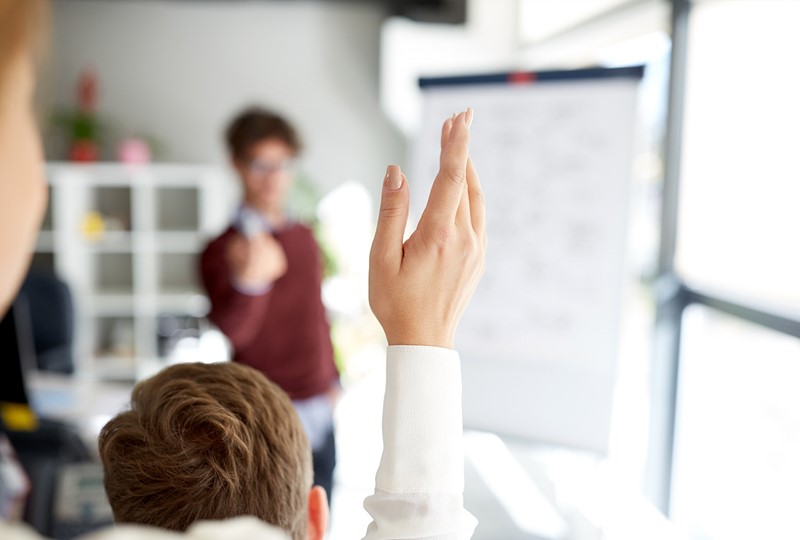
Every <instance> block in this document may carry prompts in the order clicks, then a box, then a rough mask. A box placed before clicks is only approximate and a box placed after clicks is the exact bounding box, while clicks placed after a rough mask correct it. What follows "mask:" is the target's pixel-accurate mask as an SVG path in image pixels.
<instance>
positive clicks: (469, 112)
mask: <svg viewBox="0 0 800 540" xmlns="http://www.w3.org/2000/svg"><path fill="white" fill-rule="evenodd" d="M474 114H475V111H473V110H472V107H467V116H466V118H465V120H466V122H467V127H470V126H472V117H473V116H474Z"/></svg>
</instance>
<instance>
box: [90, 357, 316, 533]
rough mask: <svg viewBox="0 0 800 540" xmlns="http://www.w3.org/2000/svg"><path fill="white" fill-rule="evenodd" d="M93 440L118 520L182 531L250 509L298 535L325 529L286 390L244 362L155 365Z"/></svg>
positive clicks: (304, 445)
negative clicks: (125, 407) (127, 405)
mask: <svg viewBox="0 0 800 540" xmlns="http://www.w3.org/2000/svg"><path fill="white" fill-rule="evenodd" d="M99 447H100V458H101V460H102V461H103V466H104V469H105V475H104V476H105V488H106V495H108V500H109V502H110V504H111V508H112V509H113V511H114V521H115V522H117V523H139V524H143V525H153V526H156V527H161V528H166V529H173V530H176V531H184V530H186V529H187V528H188V527H189V526H190V525H191V524H192V523H194V522H195V521H199V520H212V519H223V518H229V517H233V516H256V517H258V518H260V519H262V520H263V521H265V522H266V523H270V524H272V525H275V526H278V527H280V528H281V529H283V530H284V531H286V532H288V533H289V534H290V535H291V537H292V538H294V539H297V540H300V539H303V538H306V537H307V534H308V537H313V538H321V537H322V536H323V533H324V530H325V523H326V522H327V504H326V500H325V493H324V492H323V491H322V488H319V487H315V488H312V486H311V482H312V472H311V452H310V449H309V447H308V440H307V438H306V436H305V434H304V433H303V427H302V426H301V425H300V422H299V421H298V420H297V415H296V414H295V413H294V411H293V410H292V403H291V401H289V398H288V396H287V395H286V393H284V392H283V391H282V390H281V389H280V388H278V386H277V385H275V384H274V383H272V382H270V381H268V380H267V379H266V378H265V377H264V376H263V375H261V374H260V373H258V372H257V371H255V370H254V369H252V368H250V367H247V366H245V365H242V364H238V363H235V362H231V363H221V364H211V365H206V364H178V365H175V366H171V367H169V368H167V369H165V370H163V371H161V372H160V373H158V374H157V375H155V376H153V377H152V378H150V379H148V380H146V381H144V382H142V383H140V384H138V385H137V386H136V387H135V388H134V390H133V394H132V395H131V408H130V410H128V411H125V412H123V413H121V414H119V415H118V416H116V417H115V418H114V419H112V420H111V421H110V422H108V423H107V424H106V425H105V427H104V428H103V430H102V432H101V433H100V439H99ZM306 516H308V519H307V520H306Z"/></svg>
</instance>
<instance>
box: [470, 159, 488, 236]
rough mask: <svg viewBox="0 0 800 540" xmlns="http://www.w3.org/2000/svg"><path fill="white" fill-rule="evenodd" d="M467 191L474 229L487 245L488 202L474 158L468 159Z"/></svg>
mask: <svg viewBox="0 0 800 540" xmlns="http://www.w3.org/2000/svg"><path fill="white" fill-rule="evenodd" d="M467 190H468V192H469V210H470V212H469V213H470V219H471V220H472V229H473V230H474V231H475V233H476V234H477V235H478V237H479V238H481V240H483V243H484V245H485V244H486V202H485V200H484V197H483V188H482V187H481V181H480V178H479V177H478V171H477V170H475V164H474V163H472V158H467Z"/></svg>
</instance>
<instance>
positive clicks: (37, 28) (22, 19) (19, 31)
mask: <svg viewBox="0 0 800 540" xmlns="http://www.w3.org/2000/svg"><path fill="white" fill-rule="evenodd" d="M47 12H48V4H47V3H46V2H45V0H0V87H2V85H3V82H4V81H3V78H4V77H5V76H6V69H7V68H8V65H9V63H10V62H11V60H12V59H13V58H15V57H16V56H17V55H18V54H22V53H23V52H25V51H29V52H30V53H32V54H33V55H40V53H41V51H42V49H43V45H44V37H45V25H46V23H47V14H48V13H47Z"/></svg>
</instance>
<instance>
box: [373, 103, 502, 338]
mask: <svg viewBox="0 0 800 540" xmlns="http://www.w3.org/2000/svg"><path fill="white" fill-rule="evenodd" d="M471 123H472V109H467V111H465V112H462V113H460V114H458V115H455V116H454V117H453V118H448V119H447V120H446V121H445V123H444V125H443V126H442V148H441V158H440V162H439V173H438V174H437V175H436V180H435V181H434V183H433V187H432V188H431V193H430V196H429V198H428V204H427V206H426V207H425V211H424V212H423V214H422V217H421V218H420V220H419V224H418V226H417V230H416V231H414V233H413V234H412V235H411V237H410V238H409V239H408V240H406V242H405V243H404V242H403V231H404V230H405V225H406V220H407V219H408V205H409V194H408V182H407V180H406V178H405V176H404V175H403V174H402V172H401V171H400V168H399V167H397V166H395V165H390V166H389V168H388V169H387V171H386V177H385V178H384V185H383V191H382V195H381V209H380V215H379V217H378V227H377V230H376V231H375V239H374V240H373V242H372V251H371V252H370V263H369V302H370V306H371V307H372V311H373V312H374V313H375V316H376V317H377V318H378V321H379V322H380V323H381V326H383V330H384V332H385V333H386V338H387V340H388V341H389V345H429V346H437V347H446V348H452V346H453V338H454V336H455V332H456V328H457V327H458V322H459V321H460V319H461V315H462V314H463V313H464V309H465V308H466V307H467V304H468V303H469V299H470V298H471V297H472V293H473V292H474V290H475V287H476V286H477V284H478V280H479V279H480V276H481V275H482V273H483V267H484V260H485V254H486V221H485V212H486V209H485V205H484V200H483V192H482V191H481V187H480V182H479V180H478V175H477V172H476V171H475V168H474V167H473V165H472V161H471V160H470V159H469V125H470V124H471Z"/></svg>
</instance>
